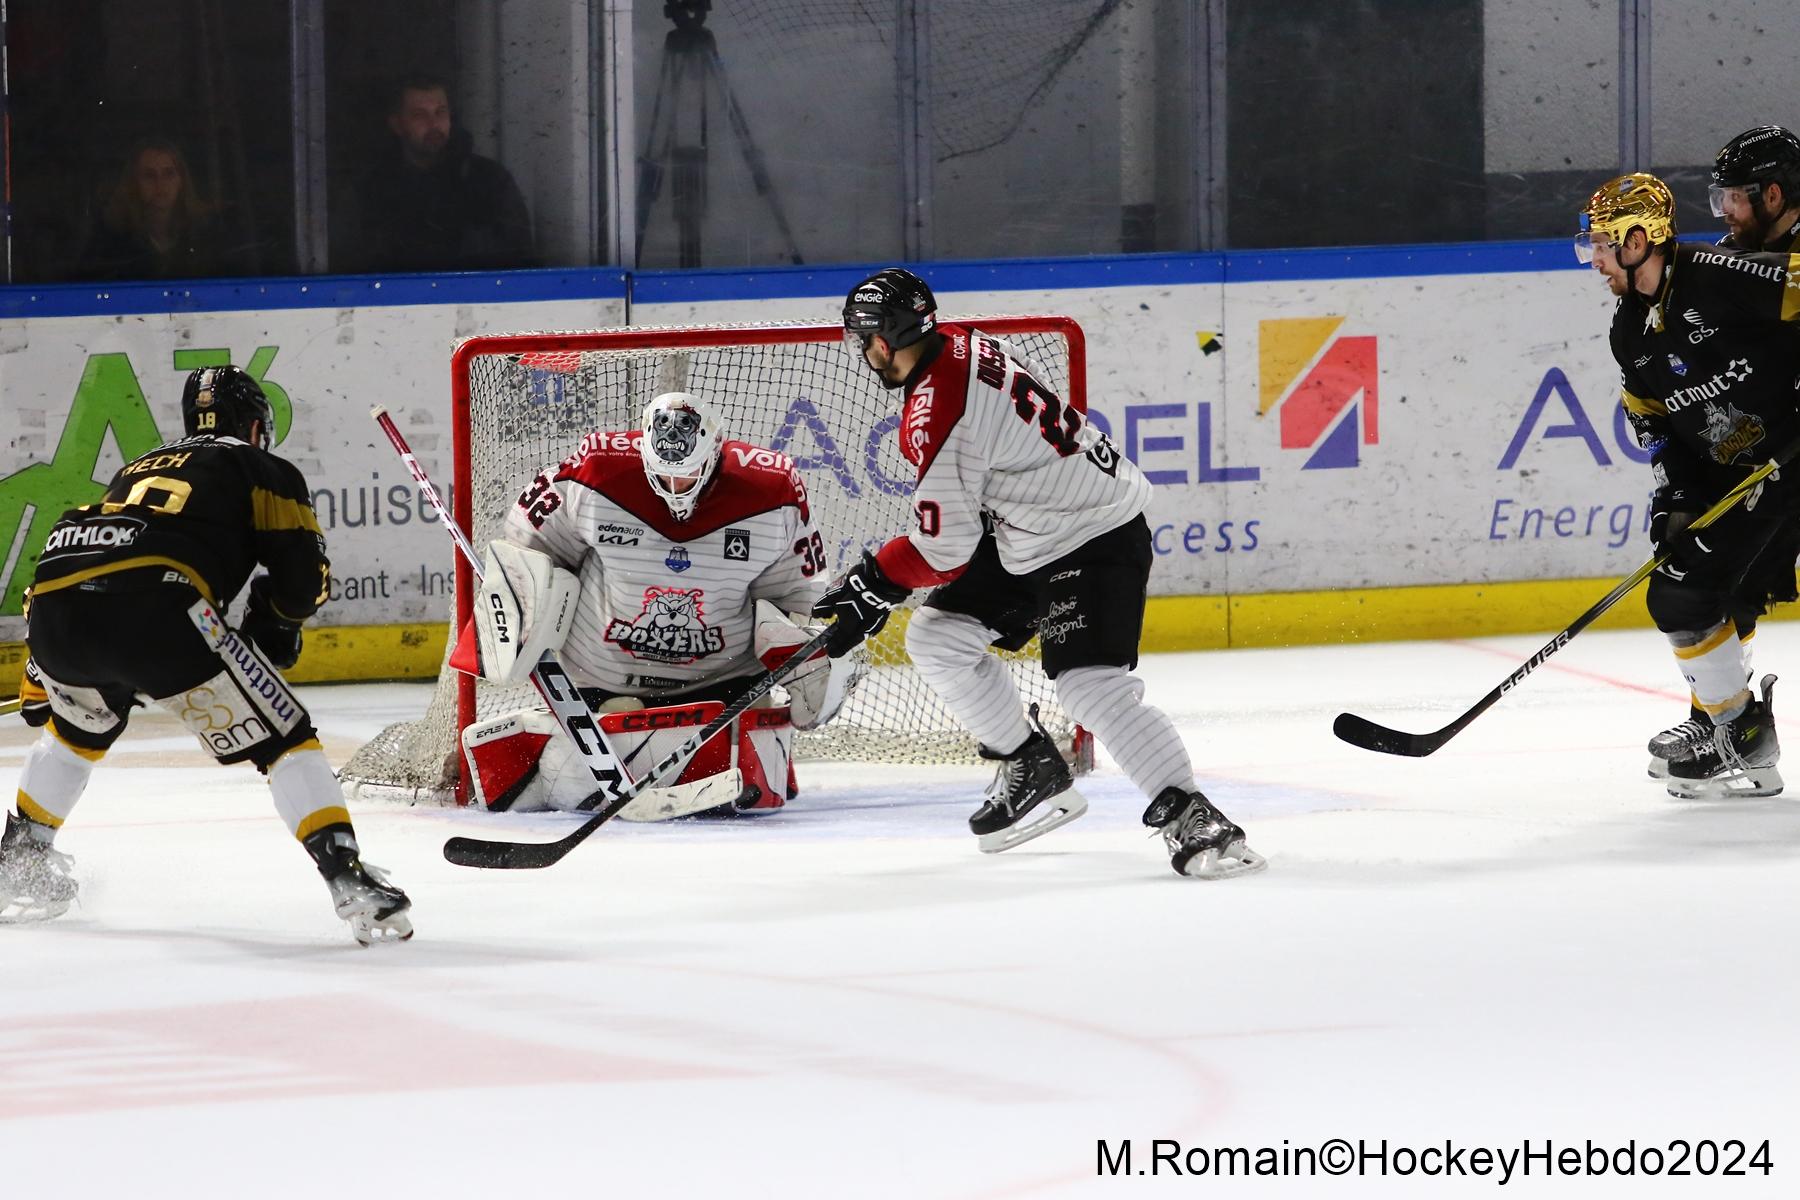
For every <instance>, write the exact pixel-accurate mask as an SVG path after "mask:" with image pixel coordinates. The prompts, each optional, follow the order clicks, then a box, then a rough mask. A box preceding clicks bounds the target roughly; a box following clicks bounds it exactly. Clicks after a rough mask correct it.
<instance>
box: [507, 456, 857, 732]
mask: <svg viewBox="0 0 1800 1200" xmlns="http://www.w3.org/2000/svg"><path fill="white" fill-rule="evenodd" d="M642 437H643V434H642V433H641V432H639V431H637V430H632V431H631V432H629V433H606V432H602V433H591V434H589V435H588V436H587V437H585V438H583V439H582V442H581V445H580V446H579V447H578V448H577V449H576V451H575V453H574V454H573V455H571V456H570V457H569V458H568V459H566V460H564V461H563V463H562V464H561V465H559V466H555V467H548V468H546V469H545V470H544V471H543V472H542V473H540V474H539V475H538V476H537V477H536V478H535V479H533V480H532V481H531V483H530V484H528V485H527V486H526V488H525V491H524V493H523V494H521V495H520V497H519V500H518V503H517V504H515V505H514V506H513V507H512V509H511V510H510V511H509V512H508V513H507V517H506V525H505V530H504V534H503V536H504V537H505V539H506V540H507V541H509V542H514V543H516V544H518V545H521V546H528V547H530V548H532V549H534V550H540V551H542V552H543V553H545V554H548V555H549V556H550V557H551V558H553V559H555V560H556V562H557V563H558V564H559V565H561V566H563V567H566V568H567V569H569V570H571V571H574V572H576V573H577V574H578V575H579V576H580V578H581V596H580V599H579V601H578V603H577V606H576V613H575V620H574V624H573V625H572V627H571V628H570V631H569V637H568V640H567V641H566V642H564V643H563V648H562V651H561V657H562V661H563V665H564V666H565V667H567V668H568V670H569V673H570V674H571V675H573V676H574V677H575V680H576V682H577V683H579V684H582V685H584V686H588V687H598V688H602V689H604V690H606V691H608V692H613V693H617V694H621V695H630V696H640V697H644V698H646V699H655V698H658V697H661V696H665V695H669V694H673V693H676V692H685V691H688V690H691V689H693V688H695V687H699V686H702V685H704V684H706V683H708V682H711V681H713V680H719V679H729V678H734V677H736V676H741V675H751V674H758V673H760V672H761V671H762V670H763V667H762V664H761V663H760V662H759V661H758V659H757V657H756V655H755V653H754V650H753V646H752V642H753V632H754V628H755V623H756V622H755V615H756V614H755V601H756V600H758V599H764V600H768V601H770V602H772V603H774V604H776V605H778V606H779V607H780V608H782V609H784V610H786V611H790V612H805V611H807V610H809V609H810V608H811V607H812V604H813V601H814V600H816V599H817V598H818V596H819V593H820V592H821V591H823V590H824V586H825V583H826V574H825V546H824V543H823V541H822V540H821V539H820V537H819V532H818V530H817V529H815V528H814V526H813V522H812V514H811V512H810V510H809V509H808V506H807V500H806V487H805V485H804V484H803V483H802V482H801V481H800V476H799V474H798V472H796V471H795V470H794V464H793V461H792V460H791V459H789V458H788V457H787V455H785V454H777V453H776V452H774V451H773V450H765V449H763V448H762V447H759V446H752V445H750V444H749V443H747V442H737V441H728V442H726V443H725V445H724V447H723V450H722V452H721V454H720V458H719V465H718V466H717V468H715V469H714V471H713V474H712V478H711V479H709V480H708V481H707V483H706V490H705V492H704V493H703V494H702V495H701V497H700V502H699V503H698V504H697V505H696V506H695V508H694V511H693V513H692V514H691V515H690V516H689V517H688V518H687V519H686V520H685V521H677V520H676V519H675V518H674V517H673V516H671V515H670V514H669V509H668V506H667V505H666V504H664V503H663V501H662V500H661V499H660V498H659V497H658V496H657V495H656V493H655V492H654V491H652V490H651V487H650V483H649V480H648V479H646V478H645V476H644V465H643V459H642V458H641V457H640V455H639V451H638V444H639V442H640V441H641V440H642Z"/></svg>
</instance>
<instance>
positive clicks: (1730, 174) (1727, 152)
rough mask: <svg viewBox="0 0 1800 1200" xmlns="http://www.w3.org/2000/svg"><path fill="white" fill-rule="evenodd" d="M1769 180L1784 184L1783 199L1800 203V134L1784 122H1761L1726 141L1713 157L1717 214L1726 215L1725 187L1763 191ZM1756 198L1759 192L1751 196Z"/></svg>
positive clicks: (1790, 204) (1712, 187) (1782, 188)
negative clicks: (1722, 196) (1722, 193)
mask: <svg viewBox="0 0 1800 1200" xmlns="http://www.w3.org/2000/svg"><path fill="white" fill-rule="evenodd" d="M1765 183H1778V184H1780V185H1781V193H1782V199H1783V200H1784V201H1785V202H1786V204H1787V205H1788V206H1789V207H1792V206H1793V205H1794V204H1796V203H1800V137H1796V136H1794V133H1793V131H1791V130H1789V129H1785V128H1783V127H1782V126H1780V125H1758V126H1757V127H1756V128H1755V129H1746V130H1744V132H1742V133H1740V134H1738V135H1737V136H1736V137H1734V138H1732V139H1731V140H1730V141H1729V142H1726V143H1725V148H1724V149H1722V150H1720V151H1719V156H1718V157H1717V158H1715V159H1714V160H1713V169H1712V186H1711V187H1710V188H1708V189H1707V191H1708V192H1709V193H1710V195H1711V196H1712V210H1713V216H1715V217H1721V216H1724V215H1725V213H1724V209H1723V208H1722V206H1721V205H1720V203H1719V192H1720V191H1721V190H1723V189H1725V188H1743V189H1745V191H1746V192H1752V193H1754V192H1760V190H1761V188H1762V185H1763V184H1765ZM1751 199H1752V200H1754V199H1755V195H1754V194H1753V195H1752V196H1751Z"/></svg>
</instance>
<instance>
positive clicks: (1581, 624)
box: [1331, 442, 1800, 758]
mask: <svg viewBox="0 0 1800 1200" xmlns="http://www.w3.org/2000/svg"><path fill="white" fill-rule="evenodd" d="M1796 453H1800V442H1794V443H1792V444H1790V445H1789V446H1787V447H1786V448H1785V449H1783V450H1782V452H1781V453H1780V454H1778V455H1777V456H1776V457H1774V458H1772V459H1770V460H1769V461H1768V462H1766V463H1764V464H1763V465H1762V466H1760V467H1758V468H1756V470H1754V471H1752V472H1750V474H1749V475H1747V476H1745V477H1744V479H1743V481H1742V482H1740V483H1739V484H1738V485H1737V486H1736V487H1734V488H1732V489H1731V490H1730V491H1729V492H1727V493H1725V495H1724V497H1722V498H1721V499H1720V500H1719V502H1718V503H1717V504H1715V505H1713V506H1712V507H1711V508H1709V509H1707V510H1706V511H1705V512H1703V513H1701V514H1700V515H1699V516H1697V517H1695V518H1694V520H1693V522H1692V523H1691V524H1689V525H1688V527H1687V531H1684V532H1690V531H1695V530H1700V529H1705V528H1706V527H1707V526H1708V525H1711V524H1712V523H1713V522H1714V521H1717V520H1718V519H1719V518H1720V517H1722V516H1724V515H1725V514H1726V513H1727V512H1729V511H1730V510H1731V509H1732V508H1734V507H1736V506H1737V503H1738V502H1739V501H1740V500H1742V499H1743V498H1744V497H1745V496H1747V495H1749V494H1750V492H1751V491H1752V490H1753V489H1754V488H1755V487H1757V485H1759V484H1761V483H1762V481H1763V480H1765V479H1767V478H1768V477H1769V476H1770V475H1773V474H1774V473H1775V472H1776V471H1778V470H1780V469H1781V467H1782V466H1783V465H1784V464H1785V463H1786V462H1787V461H1788V460H1789V459H1791V458H1793V457H1794V455H1795V454H1796ZM1668 561H1669V556H1668V555H1667V554H1662V555H1658V556H1656V557H1654V558H1652V559H1651V560H1650V561H1649V562H1647V563H1645V564H1644V565H1643V566H1641V567H1639V568H1638V569H1637V570H1635V571H1633V572H1632V573H1631V574H1630V575H1628V576H1626V577H1625V578H1624V579H1623V580H1621V581H1620V583H1619V585H1618V586H1617V587H1615V588H1613V590H1612V591H1610V592H1608V593H1606V595H1604V596H1602V597H1600V600H1599V602H1598V603H1596V604H1595V605H1594V606H1593V607H1592V608H1590V609H1588V610H1587V611H1586V612H1584V613H1582V614H1581V615H1580V616H1579V617H1576V618H1575V620H1574V622H1573V623H1571V624H1570V625H1569V627H1568V628H1567V629H1565V630H1563V631H1562V632H1561V633H1559V634H1557V635H1556V636H1555V637H1553V638H1551V639H1550V641H1549V643H1548V644H1546V645H1545V646H1544V648H1543V649H1542V650H1539V651H1538V652H1537V653H1536V654H1534V655H1532V656H1531V657H1530V658H1528V659H1526V660H1525V662H1524V665H1523V666H1521V667H1520V668H1519V669H1518V670H1516V671H1514V672H1513V673H1512V674H1511V675H1508V676H1507V677H1506V678H1505V679H1504V680H1502V681H1501V683H1500V686H1499V687H1497V688H1495V689H1494V690H1493V691H1491V692H1489V693H1488V694H1487V695H1485V696H1483V697H1482V698H1481V699H1480V700H1478V701H1476V703H1475V706H1474V707H1473V708H1471V709H1469V711H1468V712H1466V713H1464V714H1463V715H1462V716H1460V717H1458V718H1456V720H1454V721H1452V722H1450V723H1449V724H1448V725H1446V726H1444V727H1443V728H1442V729H1439V730H1436V731H1434V732H1432V733H1406V732H1404V731H1402V730H1399V729H1389V728H1388V727H1387V726H1386V725H1377V724H1376V723H1375V722H1374V721H1371V720H1369V719H1368V718H1366V717H1359V716H1357V715H1356V714H1355V713H1339V714H1338V717H1337V720H1336V721H1334V722H1332V726H1331V731H1332V732H1333V733H1335V734H1337V735H1338V737H1340V738H1342V739H1343V740H1344V741H1346V742H1349V743H1350V744H1351V745H1352V746H1358V747H1360V748H1362V749H1364V750H1374V751H1377V752H1379V753H1381V754H1400V755H1405V756H1406V757H1408V758H1423V757H1425V756H1426V755H1427V754H1432V753H1435V752H1436V751H1438V750H1439V749H1442V747H1443V745H1444V743H1445V742H1448V741H1449V740H1450V739H1451V738H1453V737H1455V736H1456V735H1457V734H1459V733H1461V732H1462V731H1463V730H1464V729H1466V728H1468V726H1469V723H1470V722H1472V721H1473V720H1474V719H1475V718H1476V717H1479V716H1480V715H1481V714H1482V713H1484V712H1486V711H1487V710H1488V709H1490V708H1492V707H1493V706H1494V705H1495V704H1496V703H1497V702H1498V701H1499V699H1500V697H1502V696H1504V695H1506V693H1507V692H1509V691H1511V690H1512V689H1513V688H1515V687H1517V686H1518V685H1519V683H1520V681H1521V680H1523V679H1524V678H1525V677H1526V676H1527V675H1529V674H1531V673H1532V672H1533V671H1535V670H1537V669H1538V668H1539V667H1541V666H1543V665H1544V662H1545V660H1547V659H1548V658H1549V657H1550V656H1551V655H1552V654H1555V653H1556V652H1557V651H1558V650H1561V649H1562V648H1563V647H1564V646H1566V645H1568V644H1569V642H1570V641H1572V640H1573V639H1574V637H1575V635H1576V634H1578V633H1580V632H1581V631H1582V630H1584V629H1586V628H1587V627H1588V626H1589V625H1592V624H1593V623H1594V622H1595V621H1596V620H1597V619H1598V618H1599V616H1600V614H1601V613H1603V612H1605V611H1606V610H1607V609H1609V608H1611V607H1612V606H1613V605H1615V604H1617V603H1618V602H1619V601H1620V600H1623V599H1624V598H1625V596H1626V594H1627V593H1629V592H1630V591H1631V590H1632V589H1633V588H1635V587H1637V585H1638V584H1640V583H1642V582H1643V581H1644V580H1646V579H1648V578H1649V577H1650V575H1651V573H1652V572H1653V571H1655V570H1656V569H1657V568H1658V567H1660V566H1662V565H1663V564H1664V563H1666V562H1668Z"/></svg>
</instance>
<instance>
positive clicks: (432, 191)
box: [346, 76, 537, 271]
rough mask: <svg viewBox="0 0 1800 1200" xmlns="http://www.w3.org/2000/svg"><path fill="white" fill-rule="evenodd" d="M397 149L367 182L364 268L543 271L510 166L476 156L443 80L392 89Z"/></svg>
mask: <svg viewBox="0 0 1800 1200" xmlns="http://www.w3.org/2000/svg"><path fill="white" fill-rule="evenodd" d="M388 128H389V129H390V130H391V131H392V132H393V134H394V142H393V145H392V147H391V148H390V150H389V152H388V154H387V155H386V157H384V158H383V159H382V161H381V162H380V163H378V164H377V165H376V167H375V168H374V170H372V171H370V172H369V173H368V174H367V175H365V176H364V177H363V180H362V184H361V187H360V189H359V193H358V197H357V200H358V204H359V207H360V209H361V217H360V220H359V221H358V234H359V239H358V240H359V246H358V250H357V251H356V252H355V254H354V258H355V261H354V262H352V263H349V264H346V265H347V266H348V267H349V269H351V270H361V271H475V270H495V269H499V268H505V267H530V266H535V265H537V264H536V258H535V256H534V255H533V253H532V245H531V214H530V213H529V212H527V211H526V209H525V198H524V196H522V195H521V194H520V193H519V188H518V185H517V184H515V183H514V182H513V178H512V176H511V175H509V174H508V173H507V171H506V168H505V167H503V166H501V165H500V164H499V163H497V162H495V161H494V160H493V159H491V158H483V157H482V156H481V155H479V154H476V153H475V152H474V148H473V141H472V139H471V138H470V137H469V133H468V131H467V130H466V129H461V128H458V127H457V126H456V125H454V124H453V123H452V122H451V119H450V93H449V89H448V88H447V87H446V86H445V84H444V82H443V81H442V80H440V79H437V78H433V77H430V76H413V77H410V78H408V79H406V80H405V81H403V82H402V83H401V84H400V85H399V86H398V87H397V88H395V89H394V95H393V101H392V104H391V105H390V107H389V110H388Z"/></svg>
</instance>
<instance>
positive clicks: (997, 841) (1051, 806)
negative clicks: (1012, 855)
mask: <svg viewBox="0 0 1800 1200" xmlns="http://www.w3.org/2000/svg"><path fill="white" fill-rule="evenodd" d="M1086 811H1087V799H1086V797H1084V796H1083V795H1082V794H1081V793H1080V792H1078V791H1076V790H1075V789H1074V788H1070V789H1069V790H1068V791H1066V792H1058V793H1057V794H1056V795H1054V796H1052V797H1050V798H1049V799H1048V800H1046V801H1044V802H1043V803H1042V804H1040V805H1038V806H1037V808H1036V809H1034V810H1033V811H1032V813H1030V814H1028V815H1030V816H1032V817H1033V818H1034V819H1033V820H1030V821H1027V822H1025V823H1024V824H1019V825H1009V826H1007V827H1006V828H1005V829H997V830H995V831H994V832H993V833H984V834H982V835H981V852H982V853H983V854H998V853H1000V852H1001V851H1002V850H1011V849H1012V848H1013V847H1014V846H1023V845H1024V844H1025V843H1026V842H1029V841H1031V840H1032V839H1034V838H1041V837H1043V836H1044V835H1045V834H1046V833H1049V832H1050V831H1051V830H1052V829H1061V828H1062V827H1063V826H1064V825H1067V824H1068V823H1069V822H1070V821H1073V820H1074V819H1075V818H1076V817H1079V816H1080V815H1081V814H1082V813H1084V812H1086ZM1040 814H1041V815H1040Z"/></svg>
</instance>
